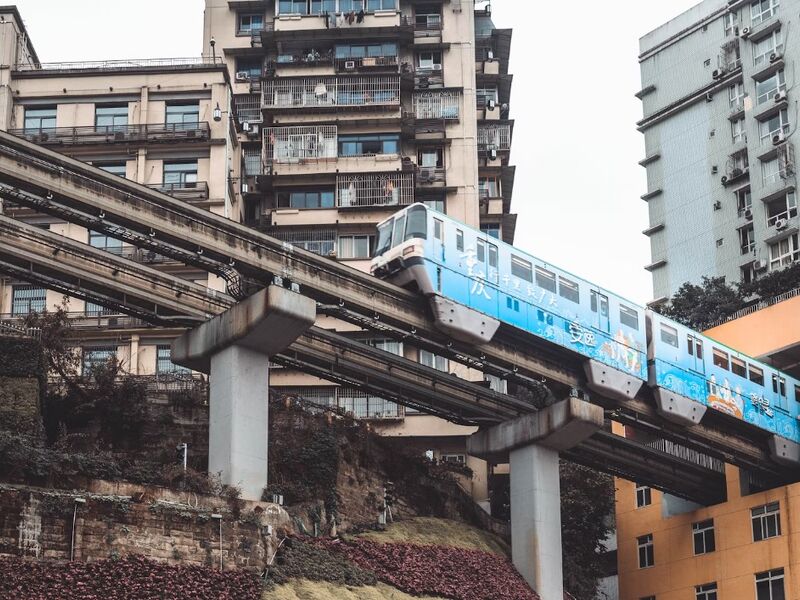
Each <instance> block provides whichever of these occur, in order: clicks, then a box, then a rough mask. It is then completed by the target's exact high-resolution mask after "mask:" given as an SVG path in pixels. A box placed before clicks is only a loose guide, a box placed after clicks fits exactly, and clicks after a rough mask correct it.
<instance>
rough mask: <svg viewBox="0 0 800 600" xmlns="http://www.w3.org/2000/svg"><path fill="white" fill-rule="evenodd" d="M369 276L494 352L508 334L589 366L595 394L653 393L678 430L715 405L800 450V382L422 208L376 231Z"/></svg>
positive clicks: (445, 327)
mask: <svg viewBox="0 0 800 600" xmlns="http://www.w3.org/2000/svg"><path fill="white" fill-rule="evenodd" d="M372 272H373V273H374V274H375V275H377V276H379V277H382V278H385V279H389V280H391V281H393V282H395V283H397V284H398V285H403V286H407V287H416V288H418V289H419V290H420V292H421V293H423V294H424V295H425V296H427V297H428V298H429V300H430V304H431V308H432V311H433V314H434V319H435V322H436V324H437V327H439V328H440V329H442V330H443V331H444V332H445V333H447V334H448V335H450V336H452V337H453V338H455V339H459V340H461V341H465V342H468V343H476V344H482V343H487V342H489V341H490V340H491V339H492V337H493V336H494V333H495V332H496V330H497V328H498V327H499V326H500V324H501V323H503V324H507V325H511V326H513V327H516V328H518V329H521V330H523V331H526V332H528V333H531V334H533V335H536V336H538V337H540V338H542V339H544V340H547V341H548V342H551V343H553V344H557V345H558V346H561V347H563V348H567V349H568V350H570V351H573V352H575V353H577V354H579V355H581V356H583V357H585V358H586V359H588V360H586V361H584V365H585V367H586V369H585V370H586V374H587V384H588V385H589V387H590V388H592V389H594V390H595V391H598V392H602V393H604V394H608V395H612V396H617V397H633V396H635V395H636V394H637V392H638V391H639V389H640V388H641V386H642V385H645V384H647V385H649V386H650V387H652V388H653V392H654V396H655V398H656V403H657V406H658V410H659V412H660V413H661V414H662V415H663V416H664V417H666V418H668V419H670V420H672V421H675V422H678V423H682V424H686V425H691V424H695V423H698V422H699V421H700V419H701V418H702V416H703V414H704V413H705V411H706V409H707V408H712V409H714V410H718V411H722V412H725V413H728V414H730V415H732V416H734V417H737V418H739V419H743V420H744V421H747V422H749V423H752V424H754V425H757V426H758V427H761V428H763V429H766V430H768V431H770V432H772V433H774V434H776V435H778V436H781V437H782V438H785V439H788V440H792V441H795V442H797V441H800V428H798V420H797V413H798V410H797V406H798V403H797V402H795V401H794V397H795V395H796V394H800V382H798V381H796V380H794V379H793V378H791V377H789V376H787V375H785V374H783V373H781V372H779V371H777V370H775V369H773V368H772V367H770V366H768V365H765V364H763V363H760V362H758V361H756V360H754V359H752V358H749V357H746V356H744V355H742V354H740V353H738V352H736V351H735V350H731V349H729V348H726V347H724V346H722V345H721V344H719V343H717V342H715V341H713V340H711V339H710V338H707V337H706V336H703V335H702V334H699V333H697V332H694V331H692V330H691V329H689V328H687V327H684V326H683V325H680V324H679V323H676V322H674V321H671V320H670V319H667V318H665V317H662V316H661V315H659V314H657V313H654V312H653V311H651V310H648V309H646V308H644V307H642V306H638V305H637V304H635V303H633V302H629V301H627V300H625V299H624V298H622V297H620V296H617V295H616V294H613V293H611V292H609V291H607V290H605V289H603V288H601V287H599V286H597V285H594V284H592V283H591V282H588V281H586V280H584V279H581V278H580V277H576V276H575V275H572V274H571V273H568V272H566V271H563V270H562V269H559V268H557V267H554V266H553V265H551V264H549V263H546V262H544V261H542V260H539V259H537V258H535V257H533V256H531V255H529V254H527V253H525V252H522V251H520V250H518V249H516V248H514V247H513V246H511V245H509V244H506V243H504V242H502V241H500V240H497V239H495V238H493V237H491V236H488V235H487V234H485V233H483V232H481V231H478V230H476V229H474V228H472V227H467V226H466V225H464V224H463V223H460V222H458V221H455V220H454V219H452V218H450V217H448V216H446V215H444V214H442V213H440V212H438V211H435V210H433V209H430V208H428V207H426V206H425V205H423V204H413V205H411V206H409V207H407V208H405V209H403V210H401V211H399V212H397V213H396V214H395V215H394V216H393V217H391V218H389V219H387V220H386V221H383V222H382V223H380V224H379V225H378V241H377V248H376V253H375V258H374V259H373V262H372ZM648 365H649V368H648ZM790 397H791V398H792V399H793V400H792V401H790V400H789V398H790ZM797 400H800V396H798V397H797Z"/></svg>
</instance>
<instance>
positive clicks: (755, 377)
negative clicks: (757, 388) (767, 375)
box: [747, 365, 764, 385]
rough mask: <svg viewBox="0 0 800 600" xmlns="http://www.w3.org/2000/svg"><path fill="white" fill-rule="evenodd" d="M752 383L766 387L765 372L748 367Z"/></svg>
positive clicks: (751, 366)
mask: <svg viewBox="0 0 800 600" xmlns="http://www.w3.org/2000/svg"><path fill="white" fill-rule="evenodd" d="M747 370H748V375H749V377H750V381H752V382H753V383H756V384H758V385H764V371H762V370H761V369H759V368H758V367H754V366H753V365H747Z"/></svg>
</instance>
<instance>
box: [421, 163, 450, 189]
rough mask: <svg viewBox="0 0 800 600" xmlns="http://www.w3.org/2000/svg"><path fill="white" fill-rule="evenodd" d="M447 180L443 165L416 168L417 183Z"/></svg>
mask: <svg viewBox="0 0 800 600" xmlns="http://www.w3.org/2000/svg"><path fill="white" fill-rule="evenodd" d="M446 182H447V177H446V171H445V168H444V167H419V168H418V169H417V185H418V186H428V185H438V184H442V183H446Z"/></svg>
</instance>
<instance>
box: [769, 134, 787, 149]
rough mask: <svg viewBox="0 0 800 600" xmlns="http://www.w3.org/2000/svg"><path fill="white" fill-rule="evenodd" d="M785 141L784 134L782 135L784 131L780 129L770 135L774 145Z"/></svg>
mask: <svg viewBox="0 0 800 600" xmlns="http://www.w3.org/2000/svg"><path fill="white" fill-rule="evenodd" d="M785 141H786V136H785V135H784V133H783V132H782V131H779V132H778V133H776V134H775V135H773V136H772V144H773V145H774V146H777V145H778V144H782V143H783V142H785Z"/></svg>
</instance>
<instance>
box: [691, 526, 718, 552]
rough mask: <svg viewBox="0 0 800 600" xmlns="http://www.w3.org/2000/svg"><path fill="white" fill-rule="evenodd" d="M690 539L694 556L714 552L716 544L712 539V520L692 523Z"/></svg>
mask: <svg viewBox="0 0 800 600" xmlns="http://www.w3.org/2000/svg"><path fill="white" fill-rule="evenodd" d="M692 538H693V541H694V553H695V554H708V553H709V552H714V550H716V549H717V542H716V540H715V538H714V519H706V520H705V521H700V522H698V523H692Z"/></svg>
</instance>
